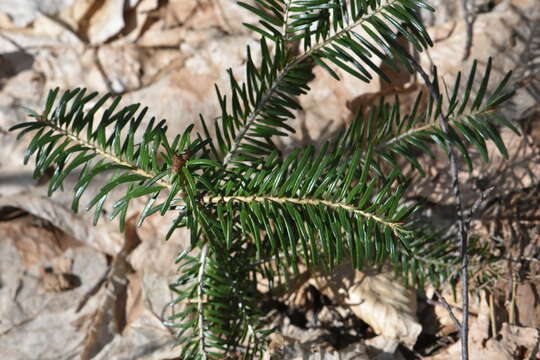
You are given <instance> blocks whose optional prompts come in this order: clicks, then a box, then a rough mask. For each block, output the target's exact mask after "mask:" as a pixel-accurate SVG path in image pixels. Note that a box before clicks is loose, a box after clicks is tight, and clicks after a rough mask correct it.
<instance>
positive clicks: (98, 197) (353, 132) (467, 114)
mask: <svg viewBox="0 0 540 360" xmlns="http://www.w3.org/2000/svg"><path fill="white" fill-rule="evenodd" d="M255 3H256V5H257V6H253V5H250V4H248V3H243V2H240V3H239V4H240V5H241V6H243V7H244V8H246V9H248V10H250V11H251V12H253V13H254V14H255V15H257V16H258V17H259V19H260V21H259V24H258V25H257V26H253V25H249V24H246V26H247V27H249V28H250V29H252V30H253V31H256V32H257V33H259V34H260V35H261V36H262V37H261V40H260V50H261V53H262V61H261V63H260V64H255V63H254V61H253V58H252V56H251V51H250V49H249V48H248V49H247V62H246V69H245V70H246V77H245V78H246V81H245V82H243V83H241V82H239V81H237V80H236V78H235V77H234V75H233V74H232V71H230V70H229V75H230V89H228V90H227V91H225V92H224V91H222V90H220V89H218V88H217V87H216V93H217V97H218V100H219V103H220V104H221V114H220V115H219V117H218V118H217V120H216V121H215V122H213V123H208V122H206V121H205V120H204V119H201V129H202V131H201V133H197V134H193V129H194V125H190V126H189V127H188V128H187V129H186V130H185V131H184V132H183V133H182V134H179V135H176V136H170V135H169V134H167V125H166V122H165V121H164V120H162V121H160V122H156V121H155V119H154V118H152V119H151V120H150V121H146V120H144V118H145V116H146V114H147V112H148V109H147V108H142V109H141V106H140V104H134V105H129V106H126V107H123V108H121V109H118V107H119V104H120V97H116V98H114V99H111V97H110V95H105V96H103V97H100V98H98V94H96V93H91V94H88V93H87V92H86V90H85V89H74V90H68V91H65V92H64V93H63V94H62V95H61V96H60V95H59V90H58V89H55V90H53V91H51V92H50V93H49V96H48V98H47V101H46V106H45V109H44V111H43V112H41V113H36V112H30V116H31V117H33V120H31V121H29V122H25V123H21V124H19V125H16V126H14V127H13V128H12V130H17V131H19V132H20V133H19V137H20V136H22V135H24V134H26V133H29V132H30V133H32V136H33V137H32V140H31V142H30V144H29V145H28V149H27V151H26V154H25V162H27V161H28V160H29V159H30V157H32V156H34V157H35V172H34V176H35V177H39V176H41V175H42V174H43V173H44V172H45V171H46V170H47V169H48V168H50V167H53V168H54V174H53V175H52V177H51V179H50V181H49V195H52V193H54V192H55V191H57V190H59V189H63V184H64V181H65V180H66V178H67V176H68V175H70V174H73V173H77V174H78V180H77V182H76V184H75V187H74V189H73V193H74V200H73V204H72V208H73V210H74V211H77V210H78V208H79V202H80V199H81V196H82V195H83V193H85V191H86V189H87V188H88V185H89V184H90V183H91V182H92V181H93V180H94V179H95V178H96V177H97V176H108V180H107V182H106V184H105V185H104V186H103V187H102V188H101V189H100V191H99V192H98V193H97V194H94V195H93V197H92V198H91V200H90V202H89V203H88V204H87V209H92V208H93V209H94V213H95V216H94V220H95V222H97V220H98V219H99V217H100V216H101V213H102V208H103V206H104V204H105V201H106V200H107V197H108V195H109V194H110V193H111V191H112V190H113V189H115V188H117V187H121V188H123V189H125V193H124V195H123V196H122V197H121V198H119V199H115V200H114V203H113V205H112V209H113V210H112V212H111V214H110V217H111V218H115V217H118V218H119V222H120V227H121V228H123V226H124V222H125V219H126V215H127V212H128V208H129V203H130V202H131V201H132V200H133V199H135V198H139V197H146V198H147V199H148V200H147V202H146V206H145V207H144V210H143V211H142V212H141V214H140V218H139V224H140V223H142V222H143V221H144V219H145V218H146V217H148V216H150V215H152V214H155V213H158V212H159V213H160V214H164V213H165V212H167V211H174V212H176V213H178V216H177V218H176V220H175V221H174V223H173V224H171V227H170V231H169V236H170V235H171V234H172V233H173V231H174V230H175V229H177V228H180V227H187V228H188V229H189V230H190V233H191V247H190V249H188V250H186V251H185V252H183V253H182V254H180V255H179V256H178V258H177V263H178V266H179V268H178V270H179V274H180V275H179V279H178V281H176V282H175V283H174V284H171V289H172V290H173V291H174V292H175V293H176V294H177V298H176V299H175V301H174V303H175V304H182V310H181V311H180V312H178V313H177V314H175V315H173V316H172V317H170V318H169V319H167V324H168V325H169V326H171V327H173V328H177V329H178V339H179V344H180V345H181V346H180V351H181V358H182V359H218V358H226V357H227V356H228V355H230V354H232V353H235V352H238V351H239V352H240V353H242V356H243V357H245V358H246V359H250V358H259V357H260V356H261V354H262V350H263V349H264V343H265V340H264V337H265V336H266V334H267V331H266V330H264V329H263V328H262V326H261V324H260V321H259V319H260V315H261V314H260V313H259V311H258V309H257V301H258V299H260V294H259V293H258V291H257V282H258V281H260V280H261V279H266V280H267V281H268V284H269V285H270V286H271V287H272V286H273V285H274V284H275V283H276V282H278V283H279V282H281V281H283V280H285V281H286V280H287V279H288V278H289V277H290V276H294V275H295V274H297V273H298V271H299V264H301V263H302V264H305V265H306V266H308V267H310V268H316V269H323V270H326V271H330V270H331V269H332V267H333V266H334V265H336V264H339V263H342V262H345V261H350V262H351V263H352V265H353V266H354V267H355V268H358V269H361V268H363V267H364V266H366V265H370V266H378V265H382V264H386V263H390V264H391V265H392V266H393V267H394V269H395V270H396V274H398V275H399V276H401V277H403V278H404V280H405V281H407V282H409V283H413V284H422V283H423V282H424V281H430V282H432V283H434V284H440V283H442V282H445V281H452V282H455V281H456V279H457V277H458V271H457V270H456V268H457V266H458V264H459V261H460V259H459V256H458V252H457V247H458V244H457V243H456V242H455V240H454V239H453V238H451V237H446V238H440V237H434V236H433V235H430V234H431V233H432V232H433V231H437V230H436V229H426V228H425V227H423V226H420V225H419V224H417V222H416V221H415V217H414V213H415V211H416V210H417V208H418V207H417V205H414V204H413V205H411V204H408V205H407V204H405V202H404V201H403V199H404V194H405V192H406V190H407V187H408V185H409V180H408V179H407V178H406V177H405V174H404V173H403V171H402V170H401V167H402V165H403V161H405V162H409V163H410V164H412V166H413V167H414V168H416V169H417V170H418V171H420V172H422V171H423V169H422V165H421V164H420V163H419V161H418V159H417V158H418V154H419V153H428V154H430V153H431V151H432V150H431V148H432V146H433V145H435V146H442V147H447V146H448V145H449V144H452V145H453V146H455V147H456V148H457V149H459V151H460V152H461V155H462V157H463V159H464V160H465V162H466V163H467V164H468V166H469V168H471V169H472V166H473V162H472V160H471V155H470V151H471V150H470V149H471V147H472V148H474V149H475V150H476V151H478V152H479V153H480V154H481V155H482V157H483V158H484V159H485V160H486V161H487V160H488V153H487V148H486V141H493V142H494V143H495V144H496V146H497V147H498V149H499V151H500V152H501V153H502V154H503V155H506V148H505V145H504V143H503V141H502V139H501V137H500V135H499V130H498V128H499V126H498V125H502V126H506V127H510V128H511V129H513V130H515V131H517V130H516V129H515V128H514V127H513V126H512V124H511V123H509V122H508V121H506V120H505V119H504V118H503V117H501V116H500V115H499V114H498V113H497V111H496V110H497V108H498V106H499V105H500V104H501V103H502V102H504V101H505V100H506V99H508V97H509V96H510V94H509V92H508V91H507V90H506V85H507V83H508V79H509V76H506V77H505V78H504V79H503V81H502V82H501V83H500V84H499V86H498V87H497V88H496V90H495V91H493V92H491V93H490V94H488V80H489V77H490V72H491V61H489V62H488V65H487V69H486V71H485V73H484V74H483V75H482V76H480V80H478V79H477V76H475V75H476V68H477V65H476V62H475V63H474V66H473V67H472V69H471V71H470V73H469V74H468V76H467V79H466V81H464V84H465V86H462V81H461V78H462V76H461V74H460V75H459V76H457V80H456V83H455V84H454V85H453V86H452V88H451V89H450V90H448V89H447V90H446V91H445V93H446V95H443V94H442V92H441V91H440V90H439V85H438V82H437V77H436V76H435V77H434V79H433V80H432V84H433V85H434V87H435V89H436V90H437V96H438V98H437V99H434V98H433V97H429V98H428V96H427V95H426V94H419V95H418V98H417V101H416V103H415V105H414V106H413V107H412V110H411V111H410V112H409V113H407V114H401V113H400V105H399V101H398V99H396V102H395V104H394V105H389V104H386V103H385V102H383V101H382V100H381V103H380V105H379V106H378V107H376V108H374V109H373V110H371V111H370V112H369V115H368V116H366V117H364V116H363V112H362V111H359V112H358V116H357V117H356V118H355V119H354V120H353V121H352V122H351V123H350V124H349V126H348V127H347V128H346V129H345V130H344V131H343V132H342V133H340V134H339V135H338V136H337V137H336V139H334V140H333V141H330V142H328V143H325V144H323V145H322V146H321V147H320V148H318V149H316V148H314V147H313V146H308V147H305V148H299V149H296V150H294V151H293V152H292V153H291V154H289V155H287V156H283V155H282V154H281V153H280V151H279V149H278V148H277V147H276V146H275V144H274V142H273V139H275V137H277V136H287V135H288V134H290V132H291V131H293V128H292V126H291V124H290V120H291V119H293V118H294V117H295V111H296V110H298V109H301V107H300V105H299V103H298V100H297V98H298V96H300V95H302V94H305V93H307V92H308V91H309V90H310V88H309V82H310V81H311V80H312V79H313V73H312V69H313V66H321V67H323V68H324V69H326V70H327V71H328V72H329V73H330V74H331V75H332V76H334V77H336V78H338V76H337V74H336V72H335V71H334V70H333V69H332V67H334V68H335V67H337V68H339V69H342V70H344V71H346V72H347V73H349V74H351V75H353V76H355V77H357V78H358V79H361V80H364V81H369V80H371V78H372V74H373V73H375V74H377V75H379V76H380V77H382V78H384V79H386V80H387V81H391V79H389V77H388V76H387V75H386V74H385V73H384V72H383V70H382V68H381V65H378V64H379V63H380V64H386V65H388V66H390V67H391V68H394V69H396V70H397V69H398V68H400V67H404V68H405V69H408V70H409V71H411V72H414V69H415V68H414V66H412V63H411V62H412V61H414V59H413V57H412V56H410V55H409V54H408V53H406V50H405V49H404V48H403V47H401V46H399V45H398V44H397V42H396V39H397V37H398V36H404V37H405V38H406V39H407V40H408V41H409V42H410V44H412V46H414V48H415V49H416V50H418V51H422V50H424V49H425V48H426V47H428V46H430V45H431V40H430V38H429V35H428V34H427V32H426V29H425V28H424V26H423V24H422V23H421V21H420V19H419V18H418V17H417V15H416V14H417V10H418V9H419V8H426V9H431V8H430V7H429V6H428V5H427V4H425V3H424V2H423V1H421V0H388V1H375V0H349V1H344V0H255ZM476 84H479V86H476ZM473 87H478V89H477V90H476V91H473ZM225 94H227V95H225ZM96 100H97V101H96ZM423 102H424V104H425V105H421V104H422V103H423ZM103 109H104V111H103V115H101V116H100V117H97V116H96V114H97V112H98V110H103ZM440 113H443V114H444V115H445V116H446V117H447V118H448V119H449V125H450V130H451V131H450V132H449V133H445V132H444V131H442V130H441V129H440V128H439V125H438V122H437V121H436V119H437V118H438V116H439V114H440ZM143 123H145V124H146V123H147V124H148V125H146V126H145V127H142V124H143ZM470 252H471V253H472V254H476V255H478V256H479V258H481V259H483V260H484V261H486V259H488V257H487V255H486V253H485V249H484V248H483V247H481V246H479V245H478V244H477V243H475V242H472V243H471V244H470ZM483 255H486V256H483Z"/></svg>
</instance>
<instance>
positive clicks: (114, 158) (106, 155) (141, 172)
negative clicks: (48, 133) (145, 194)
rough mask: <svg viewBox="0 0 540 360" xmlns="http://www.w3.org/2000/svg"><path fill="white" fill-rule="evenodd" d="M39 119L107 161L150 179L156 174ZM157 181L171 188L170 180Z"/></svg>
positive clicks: (47, 121)
mask: <svg viewBox="0 0 540 360" xmlns="http://www.w3.org/2000/svg"><path fill="white" fill-rule="evenodd" d="M39 121H41V122H44V123H46V124H47V126H49V127H50V128H52V129H54V131H56V132H58V133H60V134H62V135H64V136H65V137H67V138H68V139H70V140H71V141H73V142H75V143H77V144H79V145H82V146H84V147H87V148H88V149H89V150H91V151H93V152H95V153H97V154H99V155H100V156H102V157H104V158H105V159H107V160H109V161H111V162H113V163H115V164H118V165H122V166H126V167H129V168H131V169H130V171H132V172H133V173H135V174H139V175H142V176H144V177H146V178H148V179H152V178H154V177H155V176H156V175H157V174H152V173H149V172H147V171H145V170H143V169H141V168H138V167H136V166H135V165H133V164H132V163H128V162H126V161H125V160H123V159H121V158H119V157H117V156H116V155H114V154H112V153H110V152H107V151H105V150H104V149H102V148H101V147H99V146H98V145H96V144H95V143H93V142H91V141H88V140H84V139H82V138H81V137H79V136H77V135H75V134H73V133H71V132H69V131H67V130H66V129H64V128H62V127H60V126H58V125H56V124H55V123H53V122H51V121H49V120H39ZM157 183H158V184H159V185H161V186H163V187H164V188H167V189H171V188H172V184H171V183H170V182H168V181H166V180H163V179H160V180H158V181H157Z"/></svg>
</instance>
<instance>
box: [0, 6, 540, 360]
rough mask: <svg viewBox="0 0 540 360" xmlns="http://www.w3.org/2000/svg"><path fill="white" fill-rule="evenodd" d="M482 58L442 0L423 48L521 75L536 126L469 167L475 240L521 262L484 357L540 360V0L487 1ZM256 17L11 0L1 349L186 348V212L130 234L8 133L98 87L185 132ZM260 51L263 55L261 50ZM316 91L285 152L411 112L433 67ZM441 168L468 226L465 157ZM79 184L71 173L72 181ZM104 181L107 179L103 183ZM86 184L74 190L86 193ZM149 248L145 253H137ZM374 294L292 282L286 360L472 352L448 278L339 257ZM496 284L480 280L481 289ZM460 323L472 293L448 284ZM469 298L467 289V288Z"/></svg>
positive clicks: (432, 190) (438, 58)
mask: <svg viewBox="0 0 540 360" xmlns="http://www.w3.org/2000/svg"><path fill="white" fill-rule="evenodd" d="M470 2H471V3H474V4H475V5H474V6H473V9H472V11H473V12H474V14H475V21H474V24H473V25H474V26H473V29H474V32H473V35H472V47H471V54H470V56H469V57H468V59H466V60H462V54H463V53H464V49H465V42H466V37H467V32H466V30H465V29H466V26H465V23H464V21H463V16H462V14H461V12H460V5H459V1H454V0H452V1H443V0H437V1H432V5H433V6H434V7H435V9H436V13H435V14H434V15H433V14H429V13H422V16H423V18H424V21H425V23H426V24H427V25H428V26H429V32H430V34H431V35H432V38H433V40H434V43H435V44H434V46H433V48H431V49H430V50H429V51H428V52H426V53H423V54H421V55H420V60H421V63H422V65H423V66H424V68H426V69H431V68H432V66H433V65H436V66H437V68H438V74H439V75H440V79H441V82H442V83H444V84H451V83H453V80H454V78H455V76H456V74H457V73H458V71H460V70H464V71H468V69H470V67H471V64H472V60H473V59H478V61H479V64H480V68H482V67H484V66H485V64H486V63H487V59H488V58H489V57H493V64H494V65H493V69H494V79H493V80H494V81H492V83H491V84H492V85H493V84H495V83H496V80H497V79H500V78H502V76H503V75H504V74H505V73H506V72H508V71H513V72H514V75H513V77H512V87H513V89H514V90H515V92H516V93H515V96H514V97H513V98H512V100H511V101H510V104H508V105H507V106H506V107H505V108H504V109H503V111H504V113H505V115H506V116H507V117H508V118H509V119H510V120H511V121H512V122H513V123H514V124H515V125H516V126H517V127H518V128H519V129H520V131H521V135H520V136H518V135H516V134H514V133H512V132H511V131H506V130H503V131H502V137H503V139H504V141H505V143H506V144H507V147H508V151H509V157H508V159H505V158H503V157H502V156H500V155H499V154H498V152H496V151H495V146H494V145H493V144H489V150H490V159H491V161H490V162H489V164H487V163H484V162H482V161H481V159H480V157H479V156H476V158H475V168H474V170H473V171H472V172H469V171H468V170H467V169H466V168H465V167H463V169H460V172H459V176H460V181H461V184H462V186H463V191H464V199H465V208H466V209H471V208H472V207H473V205H474V204H475V203H477V202H478V201H480V202H479V206H478V210H477V211H476V212H475V213H474V214H473V215H472V227H471V233H470V234H471V236H472V237H476V238H478V239H479V241H481V242H484V243H486V244H489V248H490V251H493V252H494V253H496V254H497V255H498V256H500V257H502V259H503V260H500V261H498V262H497V263H496V264H495V265H494V267H493V278H492V279H490V281H488V282H482V283H483V284H485V285H484V287H482V288H475V289H474V290H475V293H474V295H473V296H472V297H471V303H472V304H471V327H470V349H471V358H472V359H480V358H486V359H490V360H498V359H524V360H525V359H526V360H531V359H538V358H540V351H539V344H540V335H539V329H540V191H539V190H540V181H539V177H540V2H538V0H498V1H487V0H476V1H470ZM243 22H244V23H252V24H253V23H255V22H256V20H255V19H254V18H253V16H252V15H251V14H249V13H248V12H246V11H245V10H244V9H242V8H240V7H238V6H237V5H236V2H235V1H233V0H103V1H93V0H58V1H50V2H48V1H47V2H43V1H40V0H25V1H20V0H3V1H0V154H2V156H0V358H1V359H10V360H27V359H28V360H33V359H108V360H109V359H163V360H164V359H175V358H176V356H177V355H175V354H176V353H177V350H175V349H174V348H172V347H171V346H172V345H173V344H174V342H175V339H174V334H173V332H171V330H170V329H169V328H167V327H165V326H164V325H163V324H162V321H161V319H162V318H163V316H166V315H167V314H169V312H170V309H169V308H168V307H167V304H168V303H169V301H170V300H171V298H172V294H171V292H170V290H169V288H168V286H167V284H168V283H170V282H172V281H174V279H175V277H176V267H175V265H174V259H175V257H176V254H178V252H179V251H181V250H182V249H184V248H185V247H186V244H187V242H188V236H187V234H186V233H185V232H182V231H178V232H177V233H176V234H175V235H174V236H173V238H172V239H171V240H169V241H168V242H164V240H163V239H164V235H165V232H166V231H167V228H166V227H165V228H164V227H163V226H162V224H163V223H164V222H165V221H169V220H172V218H171V215H166V216H165V219H163V218H160V217H159V216H153V217H151V218H149V219H148V221H147V222H146V223H145V224H144V225H143V226H142V227H141V228H137V227H136V226H135V219H136V216H137V214H138V212H139V211H140V210H141V208H142V207H141V206H142V205H143V204H142V203H137V204H134V207H133V208H132V210H131V211H132V212H131V213H130V214H129V215H128V217H129V219H128V221H127V226H126V231H125V232H124V233H120V232H119V230H118V226H117V224H115V223H111V222H109V221H108V220H107V219H106V214H104V215H103V219H100V222H99V224H98V225H97V226H96V227H93V226H92V219H91V217H90V215H89V214H86V213H81V214H72V213H71V211H70V210H69V208H70V203H71V194H70V192H69V190H68V191H66V192H62V193H60V194H57V195H56V196H54V197H53V198H48V197H47V196H46V194H47V185H46V180H47V179H46V177H45V178H41V179H37V180H35V179H33V178H32V171H31V167H30V166H24V165H23V158H24V149H25V147H26V145H27V143H28V138H23V139H22V140H20V141H17V140H16V139H15V136H14V135H13V134H11V133H9V132H8V129H9V128H10V127H11V126H13V125H15V124H17V123H20V122H22V121H24V119H25V116H26V115H25V113H24V111H23V110H22V109H21V106H25V107H29V108H32V109H36V110H38V109H41V108H42V107H43V103H44V100H45V97H46V94H47V91H48V90H49V89H51V88H54V87H57V86H58V87H60V88H61V89H69V88H74V87H87V88H89V89H91V90H96V91H100V92H111V93H114V94H119V95H122V97H123V100H122V103H123V104H131V103H134V102H140V103H142V104H144V105H145V106H148V107H149V109H150V112H151V113H152V114H153V115H154V116H156V117H157V118H160V119H161V118H165V119H168V121H169V122H168V124H169V129H170V130H172V131H173V132H177V131H181V130H182V129H184V128H185V127H186V126H188V125H189V124H190V123H191V122H196V121H197V119H198V114H202V115H203V116H204V117H205V118H207V119H212V118H214V117H215V116H216V114H217V113H218V112H219V104H218V102H217V101H216V97H215V92H214V84H215V83H217V84H219V85H220V86H221V87H222V88H227V81H228V80H227V74H226V71H225V70H226V69H228V68H232V69H233V71H235V72H236V73H237V74H239V76H240V77H241V76H242V75H241V74H240V72H241V70H242V67H243V64H244V62H245V60H246V55H245V47H246V45H252V46H251V47H252V49H255V48H257V35H256V34H254V33H252V32H250V31H249V30H247V29H246V28H245V27H243V25H242V23H243ZM257 55H258V54H255V56H257ZM315 73H316V78H315V80H313V83H312V84H310V86H311V87H312V89H313V91H311V92H310V93H309V94H308V95H306V96H304V97H302V98H301V99H300V103H301V104H302V106H303V111H302V112H300V113H298V121H297V122H296V123H295V124H293V126H294V127H295V128H296V129H297V132H296V134H295V135H294V136H293V137H292V138H291V139H290V140H288V141H286V142H285V141H284V142H283V143H282V144H281V146H283V149H284V150H285V151H286V150H287V149H290V148H291V147H292V146H296V145H300V144H308V143H320V142H322V141H324V140H326V139H328V138H329V136H330V135H331V134H335V133H336V132H337V131H338V130H339V129H341V128H342V127H343V126H344V125H345V124H347V123H348V121H350V119H351V117H352V116H354V114H355V112H356V111H357V110H358V109H359V108H360V107H361V106H362V107H363V108H369V106H372V105H374V104H376V103H378V100H377V99H378V98H379V97H380V96H384V97H385V98H386V99H387V100H389V101H392V100H393V97H394V95H395V94H398V95H399V96H400V100H401V106H404V107H407V106H411V101H412V100H411V99H413V98H414V97H413V95H414V94H415V91H416V90H417V89H419V88H421V86H422V85H420V84H419V83H418V81H419V80H418V79H416V78H413V77H410V76H403V74H394V75H393V76H394V77H395V81H394V82H393V83H392V85H391V86H389V85H386V84H384V83H382V82H379V81H372V82H371V83H369V84H365V83H362V82H360V81H359V80H356V79H354V78H351V77H348V76H347V75H346V74H340V75H343V79H342V81H341V82H337V81H335V80H333V79H332V78H331V77H330V76H328V75H327V74H326V73H325V72H323V71H321V70H320V69H316V70H315ZM421 162H423V163H425V164H426V169H427V172H426V175H425V176H423V177H417V178H415V179H413V186H412V188H411V192H410V193H409V196H410V198H411V199H413V198H414V199H422V200H424V201H425V203H426V206H425V208H424V215H425V216H426V217H427V218H428V219H429V221H430V222H433V223H434V224H436V225H451V224H452V223H455V221H456V215H455V214H456V210H455V201H454V197H453V195H452V192H451V187H450V183H451V181H450V176H449V171H448V160H447V158H446V157H445V156H444V154H443V153H437V155H436V156H435V158H434V159H430V158H427V157H426V158H425V159H424V158H422V159H421ZM69 182H73V179H68V183H69ZM93 186H94V187H95V188H97V187H98V186H99V184H95V185H93ZM70 188H71V187H70V186H69V184H68V185H67V186H66V189H70ZM122 248H129V249H131V250H130V252H129V253H127V254H126V253H125V252H120V250H121V249H122ZM333 277H334V278H339V279H340V280H342V279H347V281H348V283H347V286H348V289H347V291H349V292H350V294H354V296H356V297H357V298H359V299H360V301H359V302H358V303H357V304H356V305H350V306H345V305H344V304H339V303H337V302H336V301H335V296H336V292H337V291H338V290H337V288H336V287H334V286H333V283H332V279H328V278H326V277H322V276H319V275H318V274H309V273H307V272H306V273H305V274H304V277H303V278H301V279H298V281H297V284H296V285H295V286H293V287H292V290H289V291H287V292H284V293H282V294H281V295H280V296H275V297H273V298H271V299H269V300H268V301H267V302H266V303H265V304H264V308H265V309H266V311H267V313H268V316H267V321H268V323H269V326H270V325H273V326H276V327H277V328H278V329H279V331H277V332H276V333H275V334H273V335H272V337H271V338H270V340H269V341H270V343H269V347H268V353H267V354H266V357H267V358H268V359H286V360H293V359H311V360H316V359H317V360H323V359H324V360H331V359H407V360H408V359H431V360H445V359H448V360H450V359H459V356H460V355H459V352H460V345H459V339H458V334H457V328H456V326H455V324H454V323H453V322H452V320H451V319H450V317H449V316H448V313H447V311H446V310H445V308H444V307H443V306H442V304H441V301H440V299H438V298H437V296H436V295H435V289H433V288H430V287H427V288H425V289H416V290H413V289H408V288H405V287H404V286H403V285H401V284H400V283H399V282H397V281H396V280H394V279H393V278H392V277H391V276H390V275H389V274H387V273H377V274H372V273H370V272H369V271H365V272H359V271H353V270H352V269H350V268H347V267H346V266H345V267H340V268H338V269H336V272H335V274H334V275H333ZM477 280H478V279H475V278H474V277H473V279H472V280H471V281H472V282H473V283H476V282H475V281H477ZM440 290H441V291H442V292H443V294H444V295H445V298H446V299H447V300H448V301H449V303H450V305H451V306H452V307H453V309H454V311H455V313H456V314H457V315H458V317H459V316H460V315H461V312H460V306H461V302H460V299H459V296H453V294H452V291H451V287H450V286H448V287H447V288H444V289H440ZM457 293H458V294H459V286H458V292H457Z"/></svg>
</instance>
